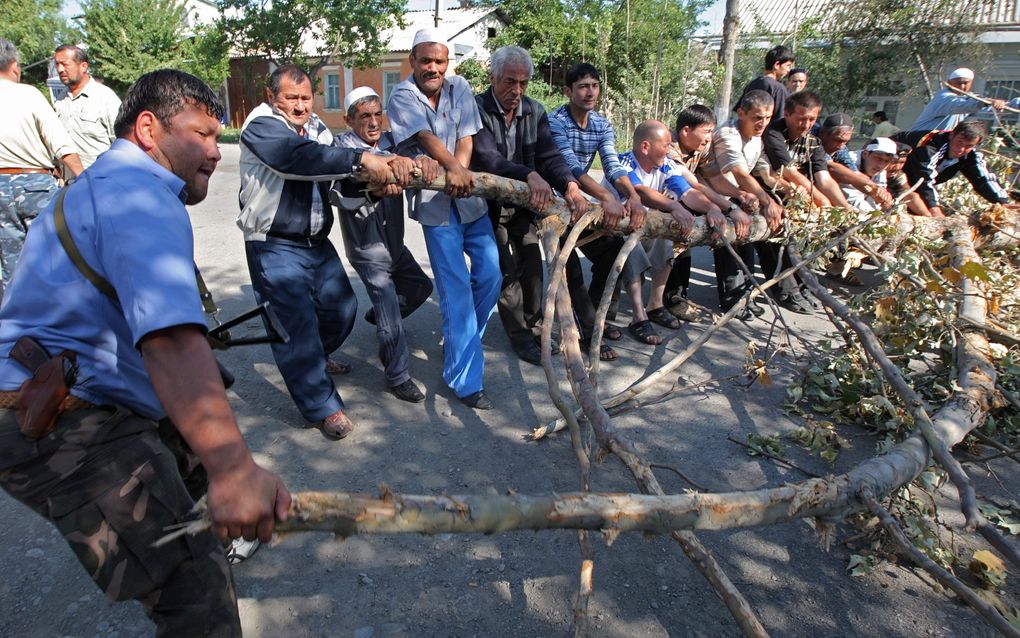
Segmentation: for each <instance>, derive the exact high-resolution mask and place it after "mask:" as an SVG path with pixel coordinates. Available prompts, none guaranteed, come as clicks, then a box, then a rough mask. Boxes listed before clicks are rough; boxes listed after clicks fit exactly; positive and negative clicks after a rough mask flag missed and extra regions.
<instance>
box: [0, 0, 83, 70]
mask: <svg viewBox="0 0 1020 638" xmlns="http://www.w3.org/2000/svg"><path fill="white" fill-rule="evenodd" d="M0 6H2V12H3V27H2V30H0V36H2V37H4V38H6V39H8V40H10V41H11V42H13V43H14V46H16V47H18V54H19V55H20V56H21V65H22V67H27V66H29V65H31V64H33V63H35V62H40V61H46V60H48V59H49V58H50V57H51V56H52V55H53V50H54V49H55V48H56V47H57V44H59V43H60V42H61V40H62V39H63V38H64V37H66V36H67V34H68V29H67V27H66V25H65V24H64V19H63V18H62V17H61V15H60V7H61V0H3V4H2V5H0ZM47 74H48V65H47V64H45V63H43V64H39V65H37V66H33V67H32V68H30V69H28V70H26V71H25V73H24V76H23V77H22V80H21V81H22V82H26V83H31V84H42V83H43V82H45V81H46V76H47Z"/></svg>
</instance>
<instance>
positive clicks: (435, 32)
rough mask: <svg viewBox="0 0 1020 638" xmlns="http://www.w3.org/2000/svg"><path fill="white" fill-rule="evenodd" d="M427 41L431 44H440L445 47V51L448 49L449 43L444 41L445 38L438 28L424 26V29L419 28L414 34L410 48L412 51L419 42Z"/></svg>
mask: <svg viewBox="0 0 1020 638" xmlns="http://www.w3.org/2000/svg"><path fill="white" fill-rule="evenodd" d="M427 42H431V43H433V44H441V45H443V46H444V47H446V51H447V52H449V51H450V44H449V43H448V42H447V41H446V38H444V37H443V34H442V33H440V32H439V29H437V28H436V27H425V28H424V29H419V30H418V32H417V33H415V34H414V41H413V42H411V50H412V51H414V47H416V46H418V45H419V44H425V43H427Z"/></svg>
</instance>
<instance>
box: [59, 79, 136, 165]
mask: <svg viewBox="0 0 1020 638" xmlns="http://www.w3.org/2000/svg"><path fill="white" fill-rule="evenodd" d="M53 107H54V108H55V109H56V111H57V117H58V118H59V119H60V123H61V124H63V125H64V128H65V129H67V132H68V133H69V134H70V135H71V141H72V142H74V146H75V148H76V149H78V156H79V157H80V158H81V164H82V166H84V167H85V168H88V167H89V166H91V165H92V162H95V161H96V158H97V157H99V154H100V153H102V152H103V151H105V150H106V149H108V148H110V145H111V144H113V140H115V139H116V138H117V135H116V134H115V133H114V132H113V123H114V122H115V121H116V120H117V111H118V110H119V109H120V98H119V97H117V94H116V93H114V92H113V90H112V89H110V87H108V86H104V85H102V84H100V83H99V82H98V81H97V80H96V79H94V78H93V77H91V76H89V79H88V81H87V82H86V83H85V86H84V88H82V89H81V90H80V91H79V92H78V95H72V93H71V91H68V92H67V94H66V95H65V96H64V97H63V98H62V99H60V100H57V102H56V103H55V104H54V105H53Z"/></svg>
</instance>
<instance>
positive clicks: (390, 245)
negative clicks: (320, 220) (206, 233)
mask: <svg viewBox="0 0 1020 638" xmlns="http://www.w3.org/2000/svg"><path fill="white" fill-rule="evenodd" d="M344 111H345V112H346V115H345V116H344V120H345V121H346V122H347V126H349V127H350V128H351V130H350V131H347V132H346V133H344V134H343V135H341V136H340V137H339V139H337V142H336V144H337V146H340V147H341V148H353V149H361V150H362V151H363V152H365V153H373V154H379V155H389V154H392V152H393V149H394V147H395V146H396V145H395V144H394V143H393V135H392V134H390V133H389V132H388V131H383V130H382V119H383V108H382V100H381V99H380V98H379V94H378V93H376V92H375V90H373V89H372V88H371V87H367V86H359V87H358V88H356V89H354V90H353V91H351V92H350V93H348V94H347V97H346V98H345V99H344ZM395 161H403V162H410V161H411V160H410V159H408V158H400V159H399V160H395ZM414 165H415V166H416V167H417V168H418V169H420V170H421V172H422V178H423V179H424V180H425V181H432V180H433V179H435V178H436V175H438V173H439V165H438V164H436V162H435V160H433V159H431V158H429V157H427V156H419V157H418V158H416V159H415V160H414ZM400 191H401V189H400V187H399V186H396V185H391V186H387V187H385V188H381V189H377V190H374V191H371V192H366V191H365V185H364V184H363V183H361V182H358V181H357V180H355V179H353V178H347V179H342V180H338V181H337V182H336V183H335V184H334V185H333V189H332V190H331V191H330V194H329V195H330V201H331V202H332V203H333V204H335V205H336V206H337V208H338V209H339V211H340V215H339V220H340V230H341V231H342V233H343V239H344V249H345V251H346V253H347V259H348V260H349V261H350V262H351V265H352V266H353V267H354V270H355V271H357V273H358V276H359V277H360V278H361V281H362V283H364V284H365V289H366V290H367V291H368V297H369V299H371V301H372V308H371V309H370V310H369V311H368V312H367V313H365V320H366V321H367V322H368V323H371V324H374V325H375V327H376V337H378V339H379V358H380V359H381V360H382V363H383V366H385V368H386V370H385V374H386V384H387V386H388V387H389V391H390V393H391V394H393V395H394V396H395V397H397V398H398V399H400V400H402V401H408V402H411V403H421V402H422V401H424V400H425V395H424V394H423V393H422V391H421V388H419V387H418V385H417V384H416V383H415V382H414V380H413V379H412V378H411V373H410V370H409V365H410V359H411V357H410V354H409V353H408V349H407V338H406V336H405V334H404V327H403V322H402V321H401V320H402V319H403V318H404V317H406V316H408V315H410V314H411V313H412V312H414V311H415V310H417V309H418V308H419V307H420V306H421V305H422V304H423V303H425V300H427V299H428V298H429V295H431V294H432V281H431V280H430V279H429V277H428V275H426V274H425V273H424V271H422V269H421V266H419V265H418V262H417V260H415V258H414V255H412V254H411V251H410V249H408V247H407V246H406V245H404V199H403V197H401V196H400Z"/></svg>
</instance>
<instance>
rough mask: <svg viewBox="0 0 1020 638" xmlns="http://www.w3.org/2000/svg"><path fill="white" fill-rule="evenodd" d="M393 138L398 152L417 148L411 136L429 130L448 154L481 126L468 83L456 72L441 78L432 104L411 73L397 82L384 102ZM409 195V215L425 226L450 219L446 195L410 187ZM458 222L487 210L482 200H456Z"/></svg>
mask: <svg viewBox="0 0 1020 638" xmlns="http://www.w3.org/2000/svg"><path fill="white" fill-rule="evenodd" d="M386 114H387V115H388V116H389V118H390V130H391V131H392V133H393V140H394V141H395V142H396V144H397V147H398V149H399V150H400V151H401V153H402V154H406V152H405V151H408V150H410V151H411V152H412V153H414V154H417V153H419V152H424V151H421V149H420V148H419V147H418V144H417V142H416V141H415V140H414V136H415V135H417V134H418V133H420V132H422V131H429V132H431V133H433V134H435V136H436V137H438V138H439V140H440V141H441V142H442V143H443V144H444V145H445V146H446V150H447V151H449V152H450V154H451V155H452V154H453V153H454V151H455V150H456V148H457V140H459V139H462V138H465V137H470V136H472V135H474V134H475V133H477V132H478V131H480V130H482V117H481V116H480V115H479V114H478V104H477V103H476V102H475V96H474V95H473V94H472V93H471V85H469V84H468V83H467V80H465V79H464V78H462V77H460V76H459V75H453V76H450V77H448V78H445V79H444V80H443V88H442V89H440V94H439V105H438V106H437V107H435V108H433V106H432V102H430V101H429V99H428V97H426V96H425V94H424V93H422V92H421V89H419V88H418V85H417V84H415V83H414V76H413V75H412V76H408V78H407V79H406V80H404V81H403V82H401V83H400V84H398V85H397V86H396V87H394V89H393V93H392V95H390V101H389V102H388V103H387V104H386ZM410 198H411V206H412V208H411V218H412V219H416V220H418V221H419V222H421V223H422V224H424V225H425V226H446V225H447V224H449V222H450V201H451V199H450V196H449V195H447V194H446V193H442V192H438V191H414V193H413V194H411V195H410ZM457 212H458V213H459V214H460V220H461V222H463V223H465V224H467V223H469V222H473V221H475V220H476V219H478V218H480V217H482V216H483V215H485V214H486V213H487V212H488V207H487V206H486V204H485V200H483V199H482V198H480V197H465V198H462V199H458V200H457Z"/></svg>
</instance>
